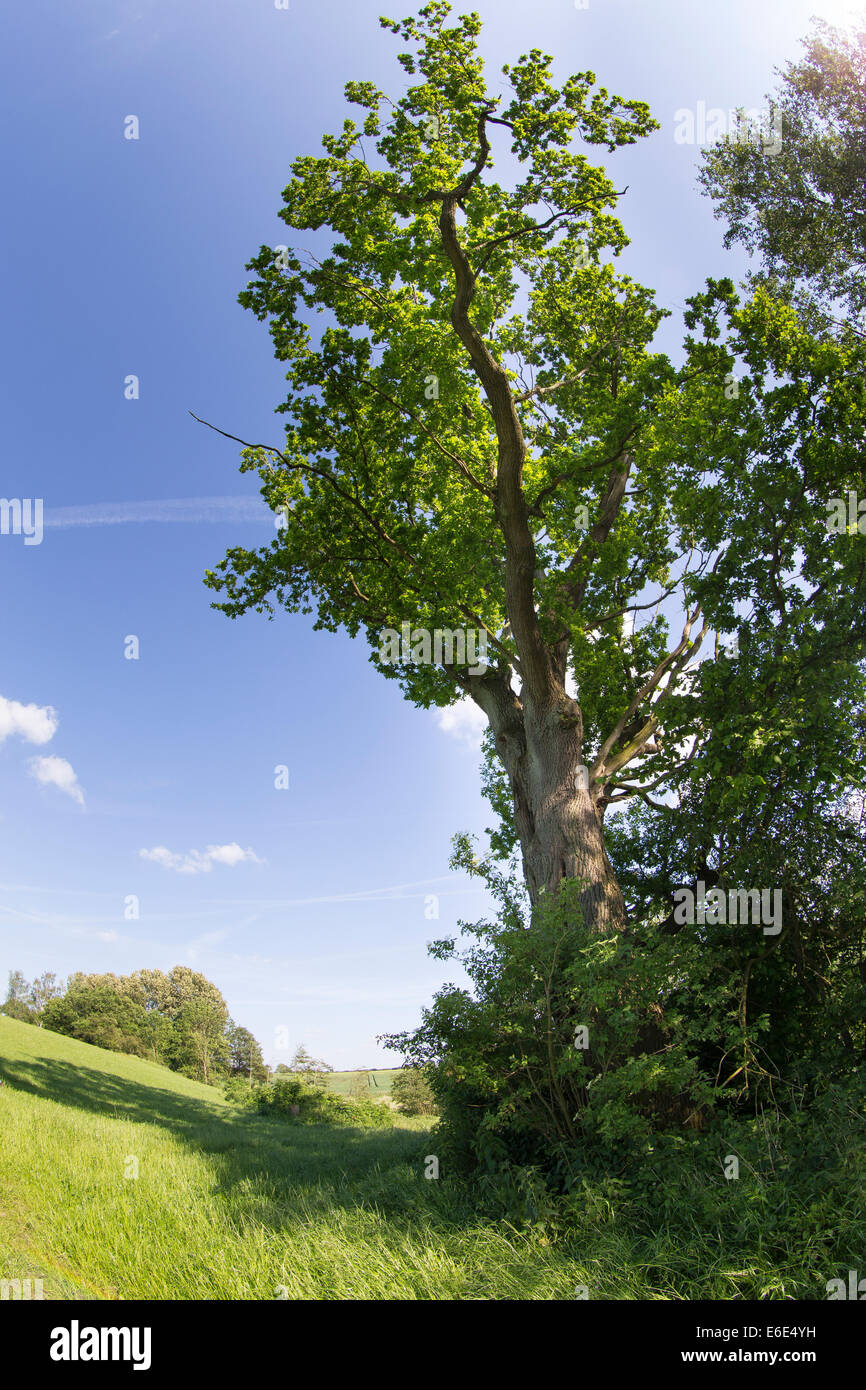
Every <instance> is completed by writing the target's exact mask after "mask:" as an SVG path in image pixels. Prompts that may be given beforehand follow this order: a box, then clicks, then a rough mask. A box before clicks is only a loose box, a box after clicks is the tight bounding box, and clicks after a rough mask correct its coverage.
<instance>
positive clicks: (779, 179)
mask: <svg viewBox="0 0 866 1390" xmlns="http://www.w3.org/2000/svg"><path fill="white" fill-rule="evenodd" d="M804 47H805V50H806V51H805V56H804V57H803V59H802V60H801V61H800V62H799V63H788V64H787V65H786V68H785V70H784V72H783V74H782V80H781V82H780V83H779V86H778V88H777V90H776V91H775V92H774V93H772V94H771V95H770V96H768V97H767V102H768V105H769V107H770V109H772V111H773V112H774V116H775V122H776V126H777V129H779V130H780V133H781V139H780V148H779V149H778V151H777V152H776V153H774V154H773V155H772V156H771V157H769V158H768V157H766V156H765V154H764V152H763V150H762V149H761V147H760V144H758V143H756V142H754V141H734V140H725V141H722V142H721V143H719V144H717V145H714V146H712V147H711V148H710V149H709V150H707V151H706V153H705V155H704V166H703V169H702V171H701V182H702V184H703V187H704V189H705V190H706V192H707V193H709V195H710V196H711V197H712V198H713V200H714V202H715V204H716V209H715V211H716V216H717V217H721V218H724V219H725V221H726V222H727V224H728V230H727V232H726V235H725V244H726V245H728V246H730V245H731V244H732V243H733V242H735V241H738V242H741V243H742V244H743V245H744V246H745V247H746V248H747V249H748V250H749V251H751V252H756V253H758V254H759V255H760V257H761V259H762V260H763V262H764V265H765V267H766V272H767V274H768V275H769V276H770V277H771V278H780V279H781V280H782V281H783V282H793V283H794V284H795V285H797V286H799V287H800V288H801V289H804V290H805V291H806V295H807V297H809V298H814V299H816V300H817V303H818V304H820V305H822V306H823V308H824V310H825V312H829V313H830V314H831V318H830V322H831V323H832V322H833V318H832V314H833V313H834V312H836V310H835V307H834V306H835V303H836V302H838V301H842V302H843V303H844V304H845V305H846V306H847V308H848V311H849V314H850V316H851V320H852V321H853V322H854V323H855V324H856V321H857V319H858V318H859V316H860V315H861V314H862V312H863V310H864V309H866V227H864V219H863V179H864V168H863V130H864V128H866V30H864V29H863V28H862V27H861V28H859V29H854V30H853V31H852V32H850V33H847V34H845V33H842V32H841V31H840V30H839V29H836V28H834V27H833V26H832V25H830V24H827V23H826V22H825V21H823V20H818V21H817V23H816V26H815V29H814V31H813V33H812V34H811V35H810V36H809V38H808V39H806V40H805V42H804ZM857 329H858V331H859V332H860V333H861V334H862V333H863V329H864V324H863V322H862V320H861V321H860V322H859V325H857Z"/></svg>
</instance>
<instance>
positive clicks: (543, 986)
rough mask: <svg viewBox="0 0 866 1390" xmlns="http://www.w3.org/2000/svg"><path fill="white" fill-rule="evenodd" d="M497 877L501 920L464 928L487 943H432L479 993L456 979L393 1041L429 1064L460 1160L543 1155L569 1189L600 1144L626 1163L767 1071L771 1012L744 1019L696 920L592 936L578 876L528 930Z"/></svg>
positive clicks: (544, 1165) (452, 1151) (453, 1152)
mask: <svg viewBox="0 0 866 1390" xmlns="http://www.w3.org/2000/svg"><path fill="white" fill-rule="evenodd" d="M491 879H492V880H493V882H492V886H493V887H494V888H495V889H497V890H498V893H499V897H500V901H501V902H502V905H503V911H502V913H501V915H500V918H499V919H498V920H497V921H495V922H494V923H488V922H482V923H477V924H473V925H464V927H463V930H464V932H465V933H467V934H469V935H471V936H474V937H475V939H476V940H475V944H474V945H472V946H471V947H470V948H469V949H467V950H464V951H462V952H458V951H457V949H456V946H455V942H454V941H443V942H438V943H434V944H433V946H432V947H431V951H432V953H433V954H434V955H437V956H438V957H439V958H441V959H448V958H454V957H457V958H458V959H459V960H460V961H461V963H462V965H463V968H464V969H465V970H466V972H467V973H468V975H469V977H470V979H471V981H472V983H473V985H474V992H473V993H471V994H470V993H469V992H468V991H467V990H465V989H457V988H455V987H452V986H447V987H446V988H444V989H443V990H441V991H440V992H439V994H438V995H437V996H436V999H435V1001H434V1004H433V1006H432V1007H431V1008H430V1009H429V1010H425V1012H424V1017H423V1022H422V1024H421V1027H420V1028H418V1029H417V1030H416V1031H415V1032H414V1033H411V1034H403V1035H399V1036H397V1037H388V1038H385V1039H384V1041H385V1043H386V1045H387V1046H388V1047H393V1048H396V1049H397V1050H400V1051H402V1052H403V1053H404V1055H406V1056H407V1058H408V1060H409V1061H410V1062H411V1063H414V1064H415V1066H417V1067H421V1068H423V1069H424V1072H425V1075H426V1076H427V1078H428V1079H429V1083H430V1085H431V1087H432V1090H433V1093H434V1095H435V1097H436V1100H437V1101H438V1104H439V1109H440V1114H441V1116H442V1123H441V1125H440V1131H439V1132H440V1136H441V1142H442V1144H443V1146H444V1148H445V1150H446V1151H447V1152H448V1155H449V1159H450V1160H451V1161H452V1163H455V1164H456V1166H458V1167H460V1168H463V1169H472V1168H478V1169H480V1170H481V1171H482V1172H484V1171H486V1172H495V1171H497V1170H499V1169H501V1167H502V1166H503V1165H505V1166H508V1165H509V1164H515V1165H517V1166H518V1167H524V1168H534V1167H537V1168H538V1169H539V1171H542V1172H544V1173H546V1174H547V1175H549V1176H550V1177H551V1178H553V1179H554V1181H555V1182H556V1183H558V1184H560V1185H565V1186H567V1185H568V1183H569V1182H570V1181H571V1177H572V1176H573V1174H574V1173H575V1172H576V1171H577V1170H578V1169H580V1168H581V1167H582V1165H583V1164H584V1163H585V1159H586V1154H587V1153H588V1152H589V1151H592V1152H594V1153H596V1154H598V1155H599V1156H600V1157H601V1159H602V1163H603V1165H604V1164H606V1163H608V1162H612V1163H616V1162H617V1161H618V1157H619V1156H620V1154H621V1151H622V1148H623V1145H624V1144H627V1145H632V1146H636V1147H637V1148H641V1147H646V1146H648V1145H650V1144H651V1142H652V1140H653V1137H654V1136H656V1135H657V1134H659V1133H661V1132H664V1131H672V1132H678V1133H683V1131H684V1129H688V1127H690V1126H692V1127H700V1126H702V1125H704V1124H706V1123H707V1119H708V1116H710V1115H711V1113H712V1112H713V1109H714V1108H715V1107H718V1106H721V1107H722V1108H723V1107H724V1105H725V1104H726V1103H727V1097H728V1094H729V1093H728V1092H727V1091H726V1090H725V1088H724V1085H723V1084H722V1083H723V1082H724V1081H726V1080H727V1079H728V1078H729V1077H730V1075H731V1073H734V1074H735V1075H736V1074H737V1073H739V1076H738V1079H737V1084H736V1085H735V1086H732V1087H731V1088H730V1094H731V1095H732V1096H733V1095H735V1094H736V1092H737V1091H738V1090H741V1088H742V1082H743V1073H744V1071H745V1073H748V1072H749V1069H750V1068H751V1069H753V1070H754V1069H758V1068H757V1063H756V1061H755V1047H754V1038H755V1035H756V1034H759V1033H760V1029H761V1020H760V1019H756V1020H751V1021H750V1026H749V1029H748V1030H746V1029H744V1028H743V1027H742V1026H741V1024H740V1020H739V1017H738V1009H737V1004H738V997H737V992H738V988H739V981H738V979H737V977H736V976H735V975H731V974H730V972H726V971H723V970H719V969H718V961H717V958H716V957H714V955H713V952H712V951H710V950H708V949H707V947H706V943H705V942H703V941H701V940H700V939H699V938H698V936H697V929H695V928H683V930H682V931H680V932H679V933H678V934H677V935H676V936H665V935H661V934H659V933H657V932H653V931H652V929H649V928H645V929H630V930H629V931H628V932H619V933H615V934H613V935H611V936H609V937H599V936H591V935H590V934H589V933H588V932H587V931H586V929H585V928H584V926H583V923H582V921H581V918H580V913H579V910H578V908H577V906H576V894H577V892H578V891H579V887H580V885H579V884H577V883H566V884H564V885H563V887H562V889H561V890H560V891H559V892H558V893H557V894H555V895H554V894H551V895H550V896H549V897H548V898H547V899H546V900H543V902H542V904H541V906H540V907H539V908H538V909H537V910H536V911H535V913H534V914H533V915H532V918H531V929H527V921H528V920H529V919H528V917H527V915H526V909H525V905H524V903H523V902H522V901H521V900H520V898H519V896H517V895H516V894H515V891H514V889H513V886H512V885H511V884H510V882H509V881H507V880H504V879H503V878H502V876H499V877H497V876H495V875H493V874H491ZM725 1057H726V1058H727V1062H726V1065H725V1068H724V1070H723V1072H722V1080H721V1081H720V1082H718V1083H717V1080H716V1074H717V1072H718V1063H719V1060H720V1059H722V1058H725Z"/></svg>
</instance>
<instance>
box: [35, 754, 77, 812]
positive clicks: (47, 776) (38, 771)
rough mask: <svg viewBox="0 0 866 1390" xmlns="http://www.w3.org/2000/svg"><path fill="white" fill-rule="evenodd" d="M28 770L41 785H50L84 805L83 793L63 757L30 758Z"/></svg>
mask: <svg viewBox="0 0 866 1390" xmlns="http://www.w3.org/2000/svg"><path fill="white" fill-rule="evenodd" d="M30 771H31V772H32V773H33V776H34V777H35V778H36V780H37V782H41V783H42V785H43V786H52V787H57V788H59V790H60V791H62V792H65V793H66V795H67V796H71V797H72V799H73V801H77V802H78V804H79V806H83V805H84V793H83V791H82V790H81V787H80V786H79V785H78V778H77V777H76V775H75V771H74V769H73V767H72V764H71V763H68V762H67V761H66V759H65V758H56V757H50V758H31V759H30Z"/></svg>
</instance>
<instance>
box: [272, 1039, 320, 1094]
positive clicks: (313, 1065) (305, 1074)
mask: <svg viewBox="0 0 866 1390" xmlns="http://www.w3.org/2000/svg"><path fill="white" fill-rule="evenodd" d="M278 1070H279V1068H278ZM333 1070H334V1068H333V1067H332V1066H331V1065H330V1063H328V1062H323V1061H322V1060H321V1059H320V1058H318V1057H311V1056H310V1054H309V1052H308V1051H307V1049H306V1048H305V1047H304V1044H303V1043H300V1044H299V1045H298V1047H297V1049H296V1051H295V1055H294V1057H293V1058H292V1060H291V1062H290V1063H289V1066H288V1071H289V1072H290V1073H291V1075H292V1076H297V1077H299V1078H300V1079H301V1080H302V1081H306V1082H307V1083H308V1084H309V1085H310V1086H318V1087H324V1086H326V1085H327V1084H328V1082H327V1076H328V1073H329V1072H332V1071H333Z"/></svg>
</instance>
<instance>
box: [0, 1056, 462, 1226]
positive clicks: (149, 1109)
mask: <svg viewBox="0 0 866 1390" xmlns="http://www.w3.org/2000/svg"><path fill="white" fill-rule="evenodd" d="M3 1074H4V1077H5V1079H6V1081H7V1082H8V1083H9V1085H10V1086H11V1087H13V1088H14V1089H15V1090H18V1091H24V1092H27V1093H29V1094H31V1095H34V1096H37V1097H39V1098H40V1099H43V1100H52V1101H55V1102H56V1103H58V1104H61V1105H65V1106H74V1107H76V1108H78V1109H80V1110H85V1111H90V1112H91V1113H93V1114H96V1115H100V1116H103V1117H108V1118H119V1119H125V1120H131V1121H134V1122H136V1123H140V1124H152V1125H159V1126H160V1127H162V1128H164V1129H167V1130H168V1131H170V1133H171V1134H173V1135H174V1136H175V1137H176V1138H177V1139H179V1140H180V1141H181V1142H182V1143H185V1144H187V1145H188V1146H189V1147H190V1148H191V1149H193V1150H195V1151H197V1152H199V1153H201V1154H204V1155H207V1156H208V1157H209V1158H210V1159H211V1160H212V1168H213V1173H214V1179H215V1186H214V1191H215V1192H218V1193H220V1194H222V1195H225V1196H227V1197H233V1196H235V1195H236V1194H237V1195H238V1196H239V1197H240V1198H241V1200H242V1203H243V1206H244V1209H245V1213H246V1217H247V1218H249V1217H250V1216H253V1217H255V1218H256V1219H258V1220H260V1221H261V1222H262V1224H264V1225H268V1226H278V1225H282V1224H283V1218H284V1217H285V1216H286V1215H288V1212H289V1210H290V1206H291V1204H292V1203H293V1202H296V1201H297V1199H298V1198H299V1197H301V1196H303V1197H304V1198H305V1199H306V1200H307V1202H309V1203H311V1204H312V1205H313V1206H318V1207H324V1206H340V1207H346V1208H350V1207H358V1206H367V1207H370V1206H375V1208H376V1209H377V1211H379V1212H381V1213H382V1214H383V1215H385V1214H386V1212H387V1216H388V1219H389V1220H391V1219H393V1218H394V1217H398V1219H399V1217H400V1216H403V1217H405V1219H406V1220H407V1221H408V1220H409V1219H410V1218H411V1217H414V1218H415V1219H417V1216H418V1214H419V1211H420V1210H421V1208H423V1209H424V1212H425V1215H426V1216H427V1217H428V1218H433V1219H434V1220H436V1221H437V1224H438V1223H439V1221H442V1220H443V1219H444V1220H445V1221H446V1223H447V1224H449V1225H450V1224H452V1222H453V1220H454V1216H455V1213H454V1210H453V1208H452V1209H451V1210H450V1211H449V1214H448V1216H446V1215H445V1210H444V1206H449V1207H450V1205H451V1204H450V1203H446V1204H443V1203H442V1202H441V1201H440V1200H439V1197H440V1195H441V1196H442V1197H444V1196H445V1193H444V1192H441V1193H440V1192H439V1190H438V1189H439V1184H438V1183H437V1184H431V1183H429V1182H425V1181H424V1179H423V1168H424V1157H425V1155H426V1154H427V1153H429V1152H430V1148H431V1143H432V1136H431V1134H430V1133H429V1132H424V1131H420V1132H419V1131H416V1130H404V1129H387V1130H383V1129H376V1130H372V1129H370V1130H365V1129H354V1128H351V1127H348V1126H330V1125H308V1124H301V1123H297V1122H291V1121H283V1120H280V1119H277V1118H275V1117H273V1116H270V1115H268V1116H262V1115H258V1114H257V1113H255V1112H254V1111H248V1110H243V1109H239V1108H238V1109H235V1108H234V1107H228V1106H226V1107H223V1106H222V1105H220V1104H218V1103H213V1104H211V1103H210V1102H209V1101H207V1100H203V1099H200V1098H198V1097H196V1096H183V1095H179V1094H178V1093H177V1092H176V1091H173V1090H171V1089H169V1088H165V1089H164V1088H162V1087H160V1086H154V1085H145V1084H143V1083H141V1082H136V1081H133V1080H127V1079H125V1078H123V1077H119V1076H116V1075H114V1074H112V1073H106V1072H102V1071H97V1070H95V1069H93V1068H90V1067H82V1066H76V1065H75V1064H73V1063H71V1062H62V1061H58V1060H56V1059H53V1058H47V1059H46V1058H40V1059H38V1060H33V1061H22V1060H18V1059H16V1060H4V1062H3ZM432 1146H433V1148H434V1149H435V1143H433V1145H432ZM396 1170H399V1172H397V1171H396ZM433 1188H436V1189H437V1191H436V1192H434V1191H432V1189H433ZM238 1189H242V1191H240V1192H239V1191H238ZM437 1211H438V1216H437V1215H434V1213H436V1212H437Z"/></svg>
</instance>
